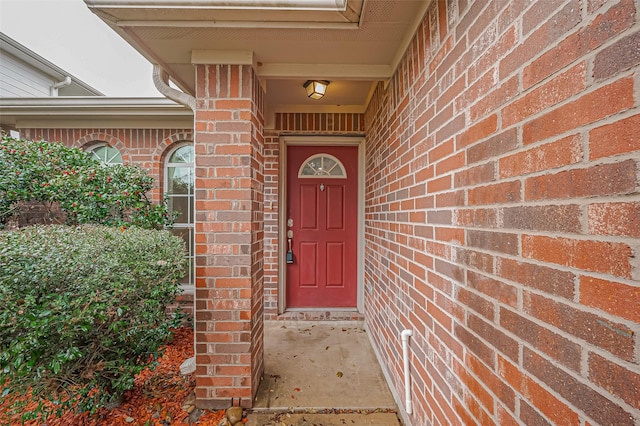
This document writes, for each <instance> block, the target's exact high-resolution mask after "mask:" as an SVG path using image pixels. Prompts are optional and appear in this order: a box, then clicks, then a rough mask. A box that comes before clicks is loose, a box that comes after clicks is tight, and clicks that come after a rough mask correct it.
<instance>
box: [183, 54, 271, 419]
mask: <svg viewBox="0 0 640 426" xmlns="http://www.w3.org/2000/svg"><path fill="white" fill-rule="evenodd" d="M195 69H196V85H197V87H196V99H197V107H196V111H195V118H194V119H195V133H194V140H195V153H196V158H195V173H196V192H195V199H196V217H195V235H196V237H195V238H196V291H195V297H196V312H195V330H196V364H197V369H196V373H195V374H196V398H197V405H198V407H200V408H226V407H228V406H230V405H232V398H233V399H235V400H234V401H233V404H235V405H237V404H238V399H241V400H240V404H241V405H242V406H243V407H251V404H252V398H253V396H254V395H255V392H256V391H257V388H258V384H259V382H260V377H261V375H262V372H263V367H264V364H263V300H262V299H263V238H264V230H263V228H264V223H263V222H264V221H263V208H262V207H263V188H264V176H263V167H264V159H263V147H264V139H263V127H264V118H263V91H262V86H261V85H260V82H259V80H258V78H257V76H256V75H255V72H254V70H253V68H252V66H251V65H211V64H196V65H195Z"/></svg>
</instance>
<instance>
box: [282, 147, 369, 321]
mask: <svg viewBox="0 0 640 426" xmlns="http://www.w3.org/2000/svg"><path fill="white" fill-rule="evenodd" d="M287 169H288V173H287V191H288V192H287V200H288V206H287V215H288V216H287V234H288V235H287V237H291V252H290V253H289V254H288V259H287V307H290V308H331V307H350V308H355V307H356V303H357V276H358V273H357V271H358V268H357V256H358V249H357V237H358V148H357V147H352V146H326V147H325V146H322V147H317V146H316V147H311V146H289V147H288V149H287ZM286 243H287V246H286V247H287V250H288V249H289V241H288V238H287V241H286Z"/></svg>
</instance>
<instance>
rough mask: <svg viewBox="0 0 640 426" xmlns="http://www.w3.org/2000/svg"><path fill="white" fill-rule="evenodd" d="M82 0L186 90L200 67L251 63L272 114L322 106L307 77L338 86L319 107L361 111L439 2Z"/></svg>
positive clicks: (416, 0)
mask: <svg viewBox="0 0 640 426" xmlns="http://www.w3.org/2000/svg"><path fill="white" fill-rule="evenodd" d="M84 1H85V3H86V4H87V5H88V6H89V8H90V9H91V10H92V11H93V12H94V13H95V14H96V15H98V16H99V17H100V18H101V19H102V20H104V21H105V22H106V23H107V24H108V25H110V26H111V27H112V28H113V29H114V31H116V32H117V33H118V34H120V35H121V36H122V37H123V38H124V39H125V40H127V41H128V42H129V43H130V44H131V45H132V46H133V47H134V48H136V49H137V50H138V51H139V52H140V53H142V54H143V55H144V56H145V57H146V58H147V59H148V60H149V61H150V62H152V63H154V64H159V65H160V66H161V67H162V68H164V69H165V70H166V71H167V72H168V73H169V75H170V76H171V79H172V80H173V81H174V82H175V83H176V85H177V86H178V87H180V88H181V89H182V90H184V91H186V92H189V93H191V94H193V93H194V92H195V73H194V71H193V64H194V63H200V64H214V63H232V62H235V63H237V64H248V63H249V62H251V63H252V64H253V65H254V67H255V69H256V72H257V74H258V76H259V77H260V78H261V79H262V80H263V82H264V83H265V86H266V87H267V93H266V97H265V102H266V106H267V108H268V109H270V110H271V109H272V108H273V110H280V111H283V110H299V109H301V108H303V107H304V108H306V107H312V106H314V105H315V106H318V107H320V106H321V105H320V102H317V101H314V100H310V99H308V98H306V95H305V92H304V90H303V88H302V85H301V84H300V81H303V82H304V81H305V80H307V79H323V80H330V81H331V82H332V85H330V86H329V90H328V91H327V95H326V97H325V99H324V100H323V104H322V107H323V108H329V107H330V105H333V106H334V107H335V108H336V110H340V109H344V108H345V107H347V106H348V108H358V109H359V110H363V108H364V107H365V106H366V104H367V102H368V99H369V98H370V96H371V91H372V89H373V88H374V87H375V85H376V84H377V83H378V82H380V81H385V80H387V79H389V78H390V77H391V76H392V75H393V72H394V71H395V68H396V66H397V65H398V63H399V61H400V59H401V58H402V56H403V54H404V51H405V50H406V48H407V46H408V45H409V43H410V41H411V39H412V38H413V36H414V34H415V31H416V29H417V27H418V25H420V23H421V22H422V18H423V16H424V13H425V11H426V9H427V7H428V5H429V4H430V3H431V1H433V0H235V1H231V0H229V1H221V0H213V1H206V0H194V1H188V0H187V1H178V0H84ZM220 61H221V62H220ZM358 82H360V83H358ZM363 82H367V84H361V83H363ZM334 83H335V84H334ZM276 88H277V89H276ZM274 90H277V92H274ZM338 90H341V91H342V90H344V92H343V93H338ZM345 97H349V99H345ZM325 104H326V105H325ZM287 105H289V106H290V107H287Z"/></svg>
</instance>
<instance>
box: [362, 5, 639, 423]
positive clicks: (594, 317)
mask: <svg viewBox="0 0 640 426" xmlns="http://www.w3.org/2000/svg"><path fill="white" fill-rule="evenodd" d="M639 7H640V2H638V1H634V0H608V1H606V0H583V1H580V0H548V1H547V0H545V1H524V0H514V1H502V0H486V1H485V0H482V1H480V0H478V1H471V0H446V1H445V0H439V1H437V0H434V1H433V2H432V4H431V5H430V7H429V10H428V12H427V14H426V16H425V19H424V21H423V23H422V25H421V26H420V28H419V29H418V31H417V34H416V35H415V37H414V39H413V41H412V42H411V44H410V46H409V48H408V50H407V52H406V54H405V56H404V59H403V60H402V62H401V64H400V66H399V67H398V69H397V71H396V73H395V75H394V77H393V78H392V80H391V81H390V82H389V84H388V87H387V88H386V90H385V89H383V87H382V85H381V86H380V87H379V88H378V90H377V92H376V93H375V95H374V98H373V100H372V102H371V104H370V105H369V108H368V110H367V113H366V135H367V155H366V175H367V181H366V229H365V232H366V248H365V250H366V259H365V261H366V266H365V271H366V277H365V279H366V282H365V286H366V287H367V289H368V290H371V291H372V294H371V295H369V291H365V305H366V306H365V309H366V313H365V318H366V321H367V324H368V328H369V330H370V333H371V336H372V338H373V340H374V341H375V344H376V346H377V348H378V352H379V353H380V356H381V357H382V358H383V360H384V364H386V366H387V369H388V372H389V375H390V377H391V378H392V381H393V383H392V386H393V387H394V388H395V390H396V392H397V393H398V395H400V396H401V399H403V398H404V387H403V386H404V383H403V375H402V359H401V353H402V349H401V344H400V339H399V338H398V336H399V334H400V332H401V331H402V329H405V328H408V329H412V330H414V335H413V337H412V339H411V343H410V353H411V365H412V367H411V368H412V373H411V379H412V381H411V395H412V398H413V403H414V413H413V414H412V415H411V416H410V420H411V422H412V423H413V424H415V425H430V424H434V425H448V424H454V425H459V424H483V425H490V424H502V425H506V424H518V423H525V424H531V425H543V424H569V425H581V424H582V425H584V424H608V425H633V424H640V366H639V364H640V337H639V335H640V324H639V323H640V261H639V260H638V258H639V257H640V193H639V191H638V189H639V185H638V181H639V179H638V174H639V172H638V170H639V163H640V114H639V112H640V108H639V105H640V68H639V65H640V24H639V22H638V16H639V13H640V10H639Z"/></svg>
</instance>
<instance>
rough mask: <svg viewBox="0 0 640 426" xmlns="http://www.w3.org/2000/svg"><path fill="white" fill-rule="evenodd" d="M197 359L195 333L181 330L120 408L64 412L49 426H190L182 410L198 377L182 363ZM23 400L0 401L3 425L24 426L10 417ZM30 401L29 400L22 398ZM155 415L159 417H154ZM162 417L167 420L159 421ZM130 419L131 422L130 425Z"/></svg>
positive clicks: (210, 416) (208, 418)
mask: <svg viewBox="0 0 640 426" xmlns="http://www.w3.org/2000/svg"><path fill="white" fill-rule="evenodd" d="M192 356H193V330H192V329H190V328H179V329H177V330H174V337H173V341H172V342H171V343H169V344H168V345H166V346H165V347H164V354H163V356H162V357H160V358H159V359H158V362H159V365H158V366H157V367H156V368H155V369H154V370H150V369H146V370H143V371H142V372H140V374H138V375H137V376H136V378H135V385H134V388H133V389H132V390H130V391H128V392H126V393H125V400H124V402H123V403H122V404H121V405H120V406H119V407H117V408H113V409H110V410H109V409H106V408H103V409H101V410H99V411H98V412H97V413H96V414H95V415H94V416H92V417H89V416H88V413H77V412H75V411H73V410H71V411H67V412H64V413H63V414H62V416H61V417H58V418H49V419H48V420H47V423H46V424H47V426H75V425H83V426H129V425H130V424H132V423H133V422H132V421H131V420H130V419H134V421H135V424H139V425H144V424H149V425H156V424H167V422H169V424H171V425H172V426H186V425H191V424H193V423H191V422H190V420H189V414H188V413H187V412H185V411H184V410H183V409H182V405H183V402H184V401H185V399H187V398H188V396H189V395H190V394H191V393H192V392H193V389H194V387H195V377H193V375H189V376H182V375H181V374H180V364H182V363H183V362H184V361H185V360H186V359H188V358H191V357H192ZM19 399H20V398H18V397H16V396H12V397H9V396H7V397H6V398H4V399H2V400H0V424H2V425H4V424H7V425H20V424H21V422H20V414H17V415H14V416H10V415H9V412H10V411H9V407H10V406H11V404H12V403H13V402H16V401H17V400H19ZM22 399H26V398H24V397H23V398H22ZM37 404H38V402H37V401H34V402H30V403H29V405H27V407H25V409H24V410H23V412H24V411H27V410H33V409H34V408H35V407H36V406H37ZM154 416H155V417H154ZM224 416H225V413H224V410H219V411H208V410H206V411H204V413H203V414H202V416H200V418H199V419H198V421H197V423H196V424H198V425H201V426H216V425H217V424H218V421H219V420H220V419H222V418H223V417H224ZM159 418H161V419H164V421H162V422H160V421H158V420H159ZM127 420H129V422H132V423H129V422H128V421H127ZM24 424H25V425H27V426H36V425H41V424H42V422H41V421H26V422H25V423H24Z"/></svg>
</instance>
